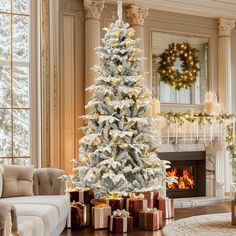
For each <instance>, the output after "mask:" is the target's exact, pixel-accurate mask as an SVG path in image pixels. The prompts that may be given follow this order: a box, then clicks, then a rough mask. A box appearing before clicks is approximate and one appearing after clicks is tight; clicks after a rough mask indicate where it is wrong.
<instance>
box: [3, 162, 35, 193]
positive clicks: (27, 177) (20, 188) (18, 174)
mask: <svg viewBox="0 0 236 236" xmlns="http://www.w3.org/2000/svg"><path fill="white" fill-rule="evenodd" d="M33 170H34V169H33V166H16V165H9V166H8V165H6V166H5V167H4V170H3V194H2V197H15V196H32V195H33Z"/></svg>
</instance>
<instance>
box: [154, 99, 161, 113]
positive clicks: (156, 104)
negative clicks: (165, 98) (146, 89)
mask: <svg viewBox="0 0 236 236" xmlns="http://www.w3.org/2000/svg"><path fill="white" fill-rule="evenodd" d="M160 112H161V103H160V101H159V100H158V99H154V101H153V114H154V115H157V114H159V113H160Z"/></svg>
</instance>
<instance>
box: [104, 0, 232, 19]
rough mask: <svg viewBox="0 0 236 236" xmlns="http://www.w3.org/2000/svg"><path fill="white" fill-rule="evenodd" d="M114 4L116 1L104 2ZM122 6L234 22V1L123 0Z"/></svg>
mask: <svg viewBox="0 0 236 236" xmlns="http://www.w3.org/2000/svg"><path fill="white" fill-rule="evenodd" d="M106 2H112V3H115V2H116V0H106ZM123 2H124V4H125V5H126V4H135V5H137V6H140V7H146V8H149V9H157V10H163V11H170V12H177V13H184V14H190V15H197V16H205V17H213V18H220V17H222V18H226V19H235V20H236V0H123Z"/></svg>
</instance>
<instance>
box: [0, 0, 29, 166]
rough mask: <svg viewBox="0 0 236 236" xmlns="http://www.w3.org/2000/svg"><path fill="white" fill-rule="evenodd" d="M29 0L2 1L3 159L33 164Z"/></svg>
mask: <svg viewBox="0 0 236 236" xmlns="http://www.w3.org/2000/svg"><path fill="white" fill-rule="evenodd" d="M30 9H31V1H30V0H0V159H1V160H3V161H4V162H6V163H9V164H30V163H31V156H32V154H31V153H32V152H31V150H32V147H31V143H32V140H31V127H32V124H31V123H32V122H31V104H32V103H31V99H30V86H31V83H32V81H31V76H30V75H31V72H30V71H31V70H30V67H31V62H30V58H31V55H30V52H31V43H30V42H31V30H30V25H31V22H30V21H31V17H30V13H31V11H30Z"/></svg>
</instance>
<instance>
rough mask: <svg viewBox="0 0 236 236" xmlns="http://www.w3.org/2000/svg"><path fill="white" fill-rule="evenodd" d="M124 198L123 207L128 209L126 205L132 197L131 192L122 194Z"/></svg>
mask: <svg viewBox="0 0 236 236" xmlns="http://www.w3.org/2000/svg"><path fill="white" fill-rule="evenodd" d="M122 198H123V208H124V209H126V206H127V199H129V198H130V196H129V194H128V193H127V194H123V195H122Z"/></svg>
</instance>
